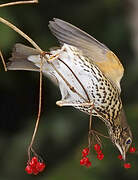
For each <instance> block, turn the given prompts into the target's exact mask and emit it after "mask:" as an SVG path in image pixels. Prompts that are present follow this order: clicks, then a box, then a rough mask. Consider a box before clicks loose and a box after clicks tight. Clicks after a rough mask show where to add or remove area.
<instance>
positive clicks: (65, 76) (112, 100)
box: [43, 44, 121, 119]
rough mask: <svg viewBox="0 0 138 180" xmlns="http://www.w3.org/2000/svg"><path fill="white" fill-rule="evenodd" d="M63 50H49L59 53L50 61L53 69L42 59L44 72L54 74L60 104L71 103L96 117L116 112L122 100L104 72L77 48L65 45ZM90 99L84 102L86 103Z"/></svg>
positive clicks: (52, 52)
mask: <svg viewBox="0 0 138 180" xmlns="http://www.w3.org/2000/svg"><path fill="white" fill-rule="evenodd" d="M62 48H64V51H60V50H56V51H51V52H50V53H51V54H57V53H59V56H58V57H57V58H56V59H55V60H53V61H52V63H53V65H54V66H55V68H56V70H55V69H54V68H52V67H51V65H50V63H47V62H46V63H45V64H44V66H43V72H44V73H45V74H48V75H50V76H54V77H56V79H57V80H58V84H59V88H60V91H61V95H62V99H61V101H62V102H63V105H64V104H65V105H72V106H74V107H75V108H77V109H79V110H81V111H83V112H86V113H90V112H91V111H92V114H93V115H95V116H99V117H104V118H106V119H107V118H108V116H110V117H111V118H112V116H116V114H117V112H118V111H119V110H120V109H121V105H120V104H121V103H120V102H121V100H120V97H119V93H118V91H117V89H116V88H114V87H113V85H112V84H111V83H110V81H109V80H108V79H107V78H106V77H105V76H104V75H103V73H102V72H101V71H100V69H99V68H98V67H97V66H96V65H94V64H92V63H90V62H89V59H88V58H86V57H84V56H82V55H80V54H79V53H78V52H77V49H76V48H74V47H72V46H69V45H66V44H65V45H64V46H63V47H62ZM88 102H91V104H92V103H93V107H94V108H93V110H91V107H92V105H90V106H88V105H87V106H85V103H88Z"/></svg>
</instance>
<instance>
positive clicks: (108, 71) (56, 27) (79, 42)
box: [49, 18, 124, 89]
mask: <svg viewBox="0 0 138 180" xmlns="http://www.w3.org/2000/svg"><path fill="white" fill-rule="evenodd" d="M49 28H50V30H51V31H52V33H53V34H54V35H55V36H56V37H57V39H58V40H59V41H60V43H61V44H64V43H66V44H69V45H72V46H75V47H77V48H78V49H79V50H81V52H82V54H83V55H84V56H86V57H88V58H89V60H90V62H93V63H95V64H96V65H97V66H98V67H99V68H100V70H101V71H102V72H103V73H104V74H105V76H106V77H107V78H108V79H109V80H111V81H112V82H113V83H114V84H116V86H117V87H118V88H119V89H120V80H121V78H122V76H123V72H124V69H123V66H122V64H121V63H120V61H119V59H118V58H117V57H116V55H115V54H114V53H113V52H112V51H110V50H109V49H108V47H106V46H105V45H104V44H102V43H100V42H99V41H97V40H96V39H95V38H93V37H92V36H90V35H89V34H87V33H86V32H84V31H82V30H80V29H79V28H77V27H75V26H73V25H72V24H70V23H67V22H65V21H63V20H60V19H57V18H54V19H53V21H50V22H49Z"/></svg>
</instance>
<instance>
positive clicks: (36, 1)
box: [0, 0, 38, 8]
mask: <svg viewBox="0 0 138 180" xmlns="http://www.w3.org/2000/svg"><path fill="white" fill-rule="evenodd" d="M33 3H38V0H32V1H16V2H10V3H5V4H0V8H1V7H7V6H13V5H18V4H33Z"/></svg>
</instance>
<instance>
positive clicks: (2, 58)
mask: <svg viewBox="0 0 138 180" xmlns="http://www.w3.org/2000/svg"><path fill="white" fill-rule="evenodd" d="M0 57H1V60H2V63H3V66H4V70H5V71H7V67H6V64H5V61H4V57H3V55H2V52H1V50H0Z"/></svg>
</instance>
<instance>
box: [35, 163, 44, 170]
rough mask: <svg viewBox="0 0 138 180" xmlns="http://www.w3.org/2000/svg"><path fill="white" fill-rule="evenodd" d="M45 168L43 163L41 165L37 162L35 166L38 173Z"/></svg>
mask: <svg viewBox="0 0 138 180" xmlns="http://www.w3.org/2000/svg"><path fill="white" fill-rule="evenodd" d="M45 167H46V165H45V163H41V162H38V163H37V165H36V169H37V170H38V171H39V172H42V171H43V170H44V169H45Z"/></svg>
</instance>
